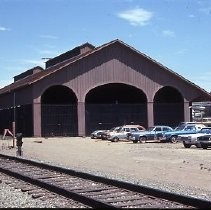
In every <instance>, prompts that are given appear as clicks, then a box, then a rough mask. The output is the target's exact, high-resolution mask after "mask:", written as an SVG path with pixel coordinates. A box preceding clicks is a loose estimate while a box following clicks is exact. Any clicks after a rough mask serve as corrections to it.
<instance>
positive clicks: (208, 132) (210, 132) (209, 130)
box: [199, 128, 211, 134]
mask: <svg viewBox="0 0 211 210" xmlns="http://www.w3.org/2000/svg"><path fill="white" fill-rule="evenodd" d="M199 133H207V134H211V129H210V128H202V129H201V130H200V131H199Z"/></svg>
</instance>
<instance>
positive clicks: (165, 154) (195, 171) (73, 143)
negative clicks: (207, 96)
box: [0, 137, 211, 200]
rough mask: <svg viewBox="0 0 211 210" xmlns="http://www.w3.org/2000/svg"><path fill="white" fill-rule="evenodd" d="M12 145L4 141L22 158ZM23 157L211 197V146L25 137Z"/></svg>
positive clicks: (3, 148)
mask: <svg viewBox="0 0 211 210" xmlns="http://www.w3.org/2000/svg"><path fill="white" fill-rule="evenodd" d="M11 145H12V140H0V153H2V154H8V155H14V156H16V148H12V149H9V148H8V146H11ZM22 157H23V158H30V159H33V160H41V161H44V162H48V163H51V164H53V165H60V166H64V167H67V168H71V169H75V170H79V171H84V172H87V173H94V174H96V175H100V176H107V177H111V178H115V179H119V180H124V181H128V182H133V183H136V184H142V185H146V186H150V187H155V188H158V189H163V190H167V191H172V192H176V193H181V194H185V195H189V196H194V197H200V198H203V199H208V200H211V184H210V183H211V161H210V160H211V149H207V150H203V149H198V148H195V147H194V146H193V147H192V148H190V149H186V148H184V147H183V145H182V143H177V144H171V143H156V142H148V143H144V144H140V143H138V144H134V143H132V142H117V143H113V142H109V141H103V140H93V139H90V138H89V137H86V138H80V137H74V138H68V137H65V138H23V156H22ZM0 199H1V198H0Z"/></svg>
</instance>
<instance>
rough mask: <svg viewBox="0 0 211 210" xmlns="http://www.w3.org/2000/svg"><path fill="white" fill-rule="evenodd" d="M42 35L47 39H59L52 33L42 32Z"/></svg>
mask: <svg viewBox="0 0 211 210" xmlns="http://www.w3.org/2000/svg"><path fill="white" fill-rule="evenodd" d="M40 37H41V38H45V39H58V37H57V36H54V35H50V34H42V35H40Z"/></svg>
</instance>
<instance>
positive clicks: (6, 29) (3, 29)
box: [0, 26, 9, 31]
mask: <svg viewBox="0 0 211 210" xmlns="http://www.w3.org/2000/svg"><path fill="white" fill-rule="evenodd" d="M0 31H9V29H8V28H5V27H3V26H0Z"/></svg>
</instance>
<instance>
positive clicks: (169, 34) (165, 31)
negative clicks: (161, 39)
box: [162, 30, 175, 37]
mask: <svg viewBox="0 0 211 210" xmlns="http://www.w3.org/2000/svg"><path fill="white" fill-rule="evenodd" d="M162 34H163V36H166V37H175V33H174V32H173V31H170V30H163V31H162Z"/></svg>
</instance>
